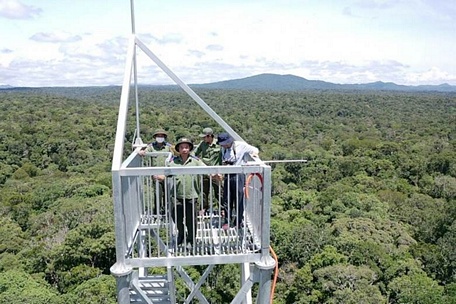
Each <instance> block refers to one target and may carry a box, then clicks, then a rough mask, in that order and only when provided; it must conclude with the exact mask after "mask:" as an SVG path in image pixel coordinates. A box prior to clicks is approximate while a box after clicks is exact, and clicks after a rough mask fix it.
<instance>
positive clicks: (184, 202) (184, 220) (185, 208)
mask: <svg viewBox="0 0 456 304" xmlns="http://www.w3.org/2000/svg"><path fill="white" fill-rule="evenodd" d="M176 150H177V151H178V152H179V156H175V157H173V159H172V160H171V161H170V163H169V164H168V166H170V167H184V166H192V167H193V166H205V164H204V162H203V161H201V160H200V159H199V158H198V157H196V156H194V155H191V151H192V150H193V142H192V141H191V140H190V139H188V138H181V139H179V141H178V142H177V143H176ZM160 178H162V179H164V178H165V177H164V176H160ZM172 180H173V185H172V186H171V191H170V193H171V197H172V202H173V203H174V204H173V205H174V206H173V208H172V209H173V210H171V212H172V218H173V220H174V222H175V223H176V226H177V230H178V235H177V245H180V244H182V243H184V241H185V243H186V244H188V243H190V244H193V243H194V239H195V215H196V210H197V209H198V198H199V196H200V185H199V180H200V179H199V178H198V176H194V175H189V174H185V175H177V176H175V177H173V178H172ZM185 228H187V229H186V230H187V234H185Z"/></svg>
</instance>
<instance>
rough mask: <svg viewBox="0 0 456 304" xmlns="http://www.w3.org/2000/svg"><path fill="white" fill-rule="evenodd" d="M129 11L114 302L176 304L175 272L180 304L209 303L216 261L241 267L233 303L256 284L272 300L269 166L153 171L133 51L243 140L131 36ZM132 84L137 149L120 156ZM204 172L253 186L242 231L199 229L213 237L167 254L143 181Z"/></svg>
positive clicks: (162, 220) (161, 220) (116, 178)
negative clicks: (196, 272) (161, 271)
mask: <svg viewBox="0 0 456 304" xmlns="http://www.w3.org/2000/svg"><path fill="white" fill-rule="evenodd" d="M130 6H131V21H132V35H131V37H130V40H129V44H128V49H127V58H126V67H125V73H124V79H123V84H122V92H121V97H120V105H119V115H118V122H117V130H116V138H115V146H114V153H113V160H112V185H113V202H114V218H115V233H116V263H115V264H114V265H113V266H112V267H111V273H112V274H113V276H114V277H115V278H116V281H117V298H118V303H119V304H127V303H133V302H134V303H176V301H177V300H176V296H175V295H174V294H173V292H174V288H175V286H174V276H175V275H176V274H178V276H179V277H180V278H181V279H182V280H183V281H184V282H185V284H186V285H187V287H188V288H189V289H190V294H189V295H188V297H187V299H186V300H185V301H184V303H190V302H191V301H192V299H194V298H197V299H198V300H199V302H200V303H209V301H208V300H207V299H206V297H205V296H204V295H203V294H202V292H201V291H200V289H199V288H200V287H201V285H202V284H203V283H204V280H205V279H206V278H207V276H208V275H209V273H210V272H211V271H212V269H213V267H214V265H217V264H239V265H240V268H241V278H240V279H241V288H240V290H239V291H238V293H237V295H236V296H235V297H234V299H232V301H231V303H252V295H251V289H252V286H253V285H254V284H255V283H258V284H259V288H258V294H257V298H256V302H257V303H260V304H266V303H269V302H270V291H271V274H272V270H273V268H274V267H275V261H274V260H273V259H272V257H271V255H270V251H269V248H270V247H269V239H270V203H271V168H270V166H268V165H266V164H265V163H264V162H263V161H261V160H260V159H250V161H248V163H247V165H246V166H209V167H198V168H197V167H188V168H170V167H154V166H153V165H151V164H150V163H148V162H147V161H144V159H143V158H142V157H140V156H139V155H138V152H139V150H140V148H141V147H143V146H144V143H143V141H142V139H141V136H140V123H139V121H140V120H139V117H140V102H139V97H138V96H139V94H138V74H137V73H138V71H137V50H138V49H139V50H141V51H142V52H144V53H145V54H146V55H147V56H148V58H149V59H151V60H152V61H153V62H154V63H155V64H156V65H157V66H158V67H159V68H160V69H161V70H162V71H164V72H165V73H166V74H167V75H168V76H169V77H170V78H171V79H172V80H173V81H174V82H175V83H176V84H177V85H178V86H179V87H180V88H181V89H182V90H183V91H185V92H186V93H187V94H188V95H189V96H190V97H191V98H192V99H193V100H194V101H195V102H196V103H197V104H198V105H199V106H200V107H201V108H202V109H203V110H204V111H205V112H206V113H207V114H208V115H209V116H210V117H211V118H213V119H214V121H215V122H216V123H218V124H219V125H220V126H221V127H222V128H223V129H224V130H225V131H227V132H228V133H230V135H231V136H233V138H234V139H235V140H240V141H243V139H242V138H241V137H240V136H239V135H238V134H237V133H236V132H235V131H234V130H233V129H232V128H231V127H230V126H229V125H228V124H227V123H226V122H225V121H224V120H223V119H222V118H221V117H220V116H218V115H217V113H215V112H214V111H213V110H212V109H211V108H210V107H209V106H208V105H207V104H206V103H205V102H204V101H203V100H202V99H201V98H200V97H199V96H198V95H197V94H196V93H195V92H194V91H193V90H192V89H191V88H190V87H189V86H188V85H186V84H185V83H184V82H183V81H182V80H180V79H179V77H177V75H176V74H174V73H173V72H172V71H171V70H170V69H169V68H168V67H167V66H166V65H165V64H164V63H163V62H162V61H161V60H160V59H159V58H158V57H157V56H156V55H155V54H154V53H153V52H152V51H151V50H150V49H149V48H148V47H147V46H146V45H145V44H144V43H143V42H142V41H141V40H140V39H139V38H138V37H137V36H136V33H135V14H134V0H130ZM132 86H133V88H134V91H133V94H134V101H135V108H136V109H135V110H136V130H135V138H134V140H133V149H134V150H133V151H132V153H131V154H130V155H129V156H128V157H127V158H126V159H124V156H123V155H124V151H125V150H124V149H125V136H126V131H127V130H126V128H127V118H128V115H127V113H128V108H129V101H130V99H131V98H130V97H131V92H130V89H131V87H132ZM152 156H153V155H152ZM203 174H204V175H207V176H209V175H211V174H242V175H244V176H246V177H248V180H250V185H249V187H247V186H246V188H249V189H250V190H246V191H250V195H246V199H245V206H246V207H245V215H246V227H245V229H243V230H242V231H241V230H233V235H234V236H231V237H230V236H227V237H226V238H225V239H223V237H225V234H226V232H224V231H222V230H221V229H218V230H217V229H216V228H213V227H211V228H200V229H199V232H200V233H202V234H204V233H205V232H207V233H209V235H210V237H206V238H204V237H203V236H201V237H200V239H201V242H200V243H199V244H198V245H195V246H194V247H193V248H191V249H189V250H188V251H185V250H184V252H183V253H178V252H173V253H170V252H171V249H172V240H171V238H168V237H167V236H170V235H171V233H172V229H173V228H172V220H171V216H170V215H169V214H168V215H164V216H159V215H158V214H157V215H156V216H155V215H154V214H151V212H150V210H151V208H150V201H149V200H148V194H147V193H149V192H152V196H153V195H154V191H155V190H154V189H155V188H154V185H153V184H151V183H149V182H148V177H149V176H152V175H166V176H178V175H189V176H192V178H195V177H194V176H200V175H203ZM172 182H173V181H172V179H171V180H170V181H169V183H170V184H172ZM246 194H248V192H246ZM169 203H170V204H172V203H173V202H172V199H169ZM174 203H175V202H174ZM203 221H204V219H202V218H201V219H200V223H203ZM201 227H202V226H201ZM206 230H207V231H206ZM247 233H248V236H247ZM222 235H223V237H222ZM207 240H209V241H207ZM214 240H216V241H214ZM220 240H221V241H223V240H225V241H226V244H228V245H227V246H226V249H225V251H224V252H220V251H216V250H215V249H216V246H218V245H219V241H220ZM247 240H249V241H247ZM205 242H206V243H205ZM216 243H217V244H216ZM233 244H236V245H233ZM252 246H253V247H254V249H253V250H252ZM197 251H198V252H197ZM187 265H208V266H207V268H206V270H205V272H204V273H203V275H202V277H201V278H200V280H199V281H198V282H197V283H194V282H193V281H192V280H191V279H190V277H189V276H188V275H187V274H186V273H185V271H184V269H183V266H187ZM153 267H165V268H166V269H167V273H166V275H163V276H156V275H151V274H149V273H148V270H147V269H148V268H153ZM157 294H159V295H160V297H158V298H159V299H160V300H159V301H160V302H159V301H158V300H157V299H158V298H157V297H156V295H157Z"/></svg>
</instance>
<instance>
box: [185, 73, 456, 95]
mask: <svg viewBox="0 0 456 304" xmlns="http://www.w3.org/2000/svg"><path fill="white" fill-rule="evenodd" d="M191 86H193V87H197V88H207V89H245V90H266V91H303V90H383V91H438V92H456V86H452V85H449V84H448V83H443V84H439V85H417V86H410V85H399V84H396V83H394V82H383V81H376V82H370V83H360V84H358V83H356V84H338V83H332V82H327V81H323V80H309V79H306V78H303V77H300V76H296V75H291V74H285V75H280V74H271V73H264V74H258V75H254V76H249V77H245V78H239V79H231V80H224V81H218V82H212V83H207V84H193V85H191Z"/></svg>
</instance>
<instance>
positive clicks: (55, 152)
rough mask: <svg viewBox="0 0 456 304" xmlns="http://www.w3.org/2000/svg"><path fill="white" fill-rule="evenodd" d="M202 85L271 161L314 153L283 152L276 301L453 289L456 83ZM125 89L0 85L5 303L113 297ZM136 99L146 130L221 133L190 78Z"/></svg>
mask: <svg viewBox="0 0 456 304" xmlns="http://www.w3.org/2000/svg"><path fill="white" fill-rule="evenodd" d="M68 92H71V94H68ZM197 93H198V94H199V95H200V96H201V97H202V99H203V100H205V101H206V103H207V104H208V105H209V106H211V108H212V109H213V110H214V111H215V112H217V114H219V115H220V116H221V117H222V118H223V119H224V120H225V121H226V122H227V123H228V124H229V125H230V126H231V127H232V128H233V129H234V130H235V131H236V132H237V133H238V134H239V135H240V136H241V137H242V138H244V139H245V140H246V141H247V142H249V143H250V144H252V145H255V146H257V147H258V148H259V149H260V157H261V158H262V159H263V160H270V159H280V160H283V159H307V160H308V163H306V164H302V163H288V164H273V171H272V174H273V189H272V199H273V206H272V210H271V216H272V227H271V243H272V246H273V247H274V250H275V251H276V253H277V254H278V257H279V266H280V273H279V278H278V283H277V287H276V292H275V297H274V303H430V304H431V303H455V302H456V94H452V93H406V92H402V93H399V92H396V93H393V92H380V91H373V92H356V91H353V92H337V91H306V92H299V93H298V92H296V93H287V92H280V93H274V92H249V91H220V90H198V91H197ZM119 98H120V91H119V89H118V88H111V89H107V88H105V89H103V90H100V91H98V92H95V93H94V91H93V90H89V89H86V88H74V89H73V90H69V89H65V90H62V92H59V91H58V90H52V91H51V92H50V91H49V90H45V89H43V90H40V89H33V90H1V91H0V107H1V112H0V137H1V140H0V286H1V287H0V303H25V302H27V303H37V304H38V303H47V304H49V303H50V304H52V303H116V298H115V293H116V291H115V280H114V278H113V277H112V276H111V275H110V272H109V268H110V267H111V266H112V265H113V264H114V262H115V242H114V215H113V206H112V197H111V192H112V189H111V188H112V186H111V172H110V170H111V158H112V152H113V146H114V138H115V131H116V130H115V128H116V124H117V114H118V106H119ZM139 99H140V105H141V107H140V113H139V114H140V126H141V137H142V138H143V140H145V141H150V140H152V138H151V137H152V136H151V135H152V132H153V130H154V129H156V128H158V127H160V128H165V129H166V130H167V131H168V133H169V134H170V135H169V139H170V140H171V142H174V141H176V140H177V139H178V138H179V137H180V136H184V135H185V136H191V137H193V138H194V139H195V140H197V135H198V134H199V133H200V132H201V130H202V129H203V128H204V127H212V128H214V130H215V131H216V132H220V131H222V130H221V129H220V127H218V126H216V125H215V123H214V122H213V121H212V119H211V118H210V117H209V116H208V115H207V114H206V113H205V112H204V111H203V110H202V109H200V108H199V107H198V106H197V105H196V104H195V103H194V102H193V101H192V100H191V99H190V98H189V97H188V96H187V95H186V94H185V93H182V92H180V91H176V90H169V91H167V90H153V89H150V90H144V91H140V94H139ZM130 115H131V117H130V118H129V122H128V134H127V138H126V139H127V140H128V141H130V143H131V141H132V140H133V134H134V129H135V115H136V113H135V111H134V109H133V108H132V111H131V112H130ZM130 147H131V145H130V146H129V145H127V147H126V151H125V152H126V153H129V152H130V150H129V149H130ZM227 267H228V266H227ZM219 274H220V281H221V282H228V281H230V280H233V278H232V277H231V275H232V273H231V272H230V271H227V270H226V269H225V270H224V269H220V272H219ZM213 292H214V293H215V294H217V295H218V299H219V301H220V303H225V302H226V301H228V300H227V299H230V297H232V294H230V293H233V292H235V291H234V290H231V289H227V288H226V285H222V284H221V285H220V286H219V285H217V286H214V290H213ZM30 299H33V300H30Z"/></svg>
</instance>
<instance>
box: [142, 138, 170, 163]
mask: <svg viewBox="0 0 456 304" xmlns="http://www.w3.org/2000/svg"><path fill="white" fill-rule="evenodd" d="M171 147H172V145H171V144H170V143H169V142H164V143H163V145H162V146H161V147H159V146H158V143H157V142H156V141H154V142H152V143H150V144H148V145H147V148H146V152H172V151H171ZM166 157H167V156H157V157H153V158H152V166H153V167H164V166H165V165H166Z"/></svg>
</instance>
